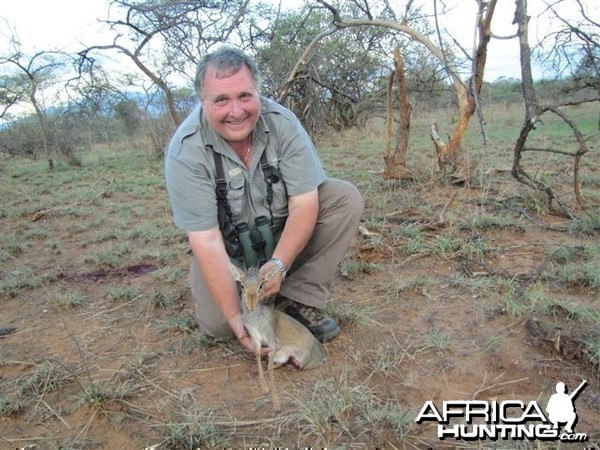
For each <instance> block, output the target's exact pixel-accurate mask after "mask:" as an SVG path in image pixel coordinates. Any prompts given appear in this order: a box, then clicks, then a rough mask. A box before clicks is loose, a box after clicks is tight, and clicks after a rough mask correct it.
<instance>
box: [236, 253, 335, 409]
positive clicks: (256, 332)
mask: <svg viewBox="0 0 600 450" xmlns="http://www.w3.org/2000/svg"><path fill="white" fill-rule="evenodd" d="M229 270H230V272H231V274H232V275H233V279H234V280H235V281H237V282H239V283H240V285H241V287H242V322H243V324H244V326H245V327H246V330H247V331H248V334H249V335H250V338H251V340H252V346H253V348H254V355H255V357H256V365H257V367H258V377H259V382H260V385H261V387H262V389H263V391H264V392H265V393H267V392H269V389H268V387H267V385H266V383H265V378H264V374H263V369H262V364H261V361H260V353H261V348H262V347H263V346H264V347H268V348H269V349H270V351H269V355H268V358H269V359H268V365H267V371H268V372H269V381H270V383H271V394H272V396H273V406H274V408H275V410H276V411H279V409H280V405H279V397H278V395H277V392H276V390H275V380H274V377H273V369H274V368H276V367H280V366H282V365H285V364H287V363H288V362H289V363H290V364H292V365H293V366H294V367H296V368H297V369H312V368H314V367H317V366H319V365H320V364H322V363H323V362H324V360H325V355H324V353H323V350H322V348H321V344H320V343H319V341H318V340H317V338H316V337H315V336H313V334H312V333H311V332H310V331H308V329H306V328H305V327H304V326H303V325H302V324H300V322H298V321H297V320H295V319H293V318H292V317H290V316H288V315H287V314H284V313H283V312H281V311H277V310H275V309H274V308H273V305H271V304H267V303H266V302H265V300H266V299H265V298H264V297H263V293H262V286H263V283H264V282H265V281H268V280H270V279H271V278H272V277H273V276H274V275H275V274H276V273H277V271H278V270H279V269H278V268H277V267H275V268H274V269H273V270H272V271H270V272H268V273H267V274H265V275H261V274H260V273H259V270H258V267H250V268H249V269H247V270H246V271H243V270H241V269H240V268H238V267H237V266H236V265H235V264H233V263H231V262H230V263H229Z"/></svg>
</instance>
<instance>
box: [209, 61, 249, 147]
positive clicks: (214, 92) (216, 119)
mask: <svg viewBox="0 0 600 450" xmlns="http://www.w3.org/2000/svg"><path fill="white" fill-rule="evenodd" d="M200 100H201V101H202V109H203V110H204V113H205V114H206V120H207V121H208V123H209V125H210V126H211V127H213V128H214V129H215V130H216V132H217V133H219V135H221V137H222V138H223V139H225V140H226V141H228V142H230V143H235V142H241V141H245V139H246V138H247V137H248V136H249V135H250V133H252V130H253V129H254V126H255V125H256V122H258V117H259V114H260V98H259V95H258V92H257V90H256V87H255V86H254V83H253V81H252V75H251V73H250V70H249V69H248V68H247V67H246V66H242V68H241V69H240V70H238V71H237V72H236V73H234V74H232V75H230V76H228V77H225V78H217V76H216V74H215V71H214V69H212V68H210V67H209V68H208V69H207V71H206V73H205V75H204V88H203V98H201V99H200Z"/></svg>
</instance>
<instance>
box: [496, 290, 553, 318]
mask: <svg viewBox="0 0 600 450" xmlns="http://www.w3.org/2000/svg"><path fill="white" fill-rule="evenodd" d="M547 303H548V299H547V297H546V295H545V293H544V284H543V283H542V282H541V281H537V282H535V283H533V284H529V285H526V286H522V285H521V284H519V283H512V284H510V288H509V290H508V292H507V293H506V294H505V295H504V306H505V308H506V312H507V313H508V315H509V316H510V317H513V318H516V317H520V316H522V315H524V314H526V313H530V312H531V311H533V310H534V309H536V308H537V307H541V308H543V307H544V305H546V304H547Z"/></svg>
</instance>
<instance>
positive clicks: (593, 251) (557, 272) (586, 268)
mask: <svg viewBox="0 0 600 450" xmlns="http://www.w3.org/2000/svg"><path fill="white" fill-rule="evenodd" d="M548 262H549V265H548V267H547V269H546V271H545V273H544V276H545V277H546V280H547V281H552V282H555V283H557V284H559V285H561V286H566V287H577V286H583V287H587V288H592V289H598V288H600V245H598V244H595V243H594V244H586V245H578V246H562V247H559V248H558V249H556V250H554V251H553V252H552V253H550V255H549V256H548Z"/></svg>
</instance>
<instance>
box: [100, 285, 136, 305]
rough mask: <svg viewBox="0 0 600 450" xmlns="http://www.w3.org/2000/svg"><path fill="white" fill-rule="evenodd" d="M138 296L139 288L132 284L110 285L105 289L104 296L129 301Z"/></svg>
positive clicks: (113, 299) (114, 299) (112, 299)
mask: <svg viewBox="0 0 600 450" xmlns="http://www.w3.org/2000/svg"><path fill="white" fill-rule="evenodd" d="M140 296H141V292H140V290H139V289H138V288H136V287H133V286H121V285H117V286H111V287H109V288H108V289H107V291H106V298H107V299H109V300H111V301H124V302H130V301H132V300H135V299H136V298H139V297H140Z"/></svg>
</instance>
